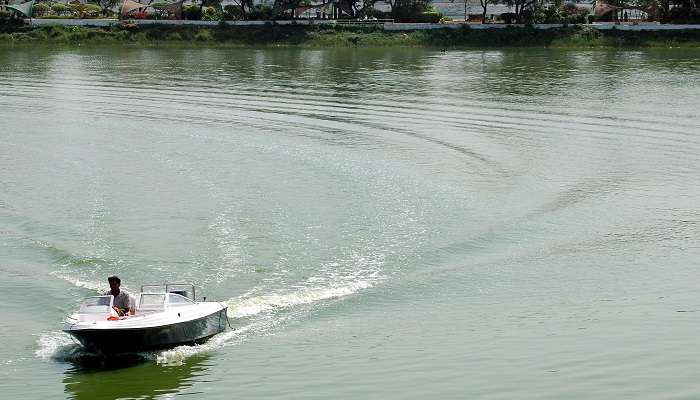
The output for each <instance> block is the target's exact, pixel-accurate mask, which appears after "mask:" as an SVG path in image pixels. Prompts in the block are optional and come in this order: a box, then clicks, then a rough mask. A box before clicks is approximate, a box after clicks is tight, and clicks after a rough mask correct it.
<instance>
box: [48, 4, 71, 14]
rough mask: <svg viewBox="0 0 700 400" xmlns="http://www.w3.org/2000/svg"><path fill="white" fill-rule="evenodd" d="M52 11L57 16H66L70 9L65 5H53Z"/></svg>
mask: <svg viewBox="0 0 700 400" xmlns="http://www.w3.org/2000/svg"><path fill="white" fill-rule="evenodd" d="M51 11H52V12H53V13H54V14H56V15H64V14H66V13H68V11H70V8H69V7H68V6H67V5H65V4H63V3H54V4H51Z"/></svg>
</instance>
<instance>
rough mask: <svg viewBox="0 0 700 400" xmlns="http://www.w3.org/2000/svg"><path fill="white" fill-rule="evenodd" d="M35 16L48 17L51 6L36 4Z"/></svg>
mask: <svg viewBox="0 0 700 400" xmlns="http://www.w3.org/2000/svg"><path fill="white" fill-rule="evenodd" d="M33 9H34V15H36V16H41V15H46V14H48V13H49V11H50V10H51V6H49V5H48V4H46V3H36V4H34V8H33Z"/></svg>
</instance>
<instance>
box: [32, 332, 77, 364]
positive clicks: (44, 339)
mask: <svg viewBox="0 0 700 400" xmlns="http://www.w3.org/2000/svg"><path fill="white" fill-rule="evenodd" d="M37 345H38V348H37V350H36V351H35V352H34V355H36V356H37V357H39V358H41V359H44V360H49V359H57V360H70V359H73V358H75V357H76V354H78V353H80V352H81V351H82V347H81V346H80V345H79V344H77V343H76V342H75V341H74V340H73V339H72V338H71V337H70V335H68V334H67V333H63V332H56V331H54V332H47V333H42V334H41V335H39V338H38V339H37Z"/></svg>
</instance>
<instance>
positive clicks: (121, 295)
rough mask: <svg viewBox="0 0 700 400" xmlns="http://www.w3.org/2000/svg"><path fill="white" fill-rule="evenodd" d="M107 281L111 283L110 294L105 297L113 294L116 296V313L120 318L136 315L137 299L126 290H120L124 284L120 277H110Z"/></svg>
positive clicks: (114, 303)
mask: <svg viewBox="0 0 700 400" xmlns="http://www.w3.org/2000/svg"><path fill="white" fill-rule="evenodd" d="M107 281H108V282H109V292H107V293H105V295H108V294H111V295H112V296H114V302H113V306H114V307H113V308H114V311H116V312H117V314H119V316H120V317H123V316H125V315H129V314H131V315H134V313H135V312H136V299H135V298H134V296H132V295H131V294H130V293H129V292H127V291H126V290H124V289H120V288H119V286H121V283H122V281H121V279H119V277H118V276H110V277H109V278H107Z"/></svg>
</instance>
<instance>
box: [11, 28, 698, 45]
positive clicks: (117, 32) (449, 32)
mask: <svg viewBox="0 0 700 400" xmlns="http://www.w3.org/2000/svg"><path fill="white" fill-rule="evenodd" d="M499 28H500V29H484V28H479V29H475V28H473V27H471V28H470V27H468V26H463V27H458V28H454V27H452V28H447V27H446V28H444V29H415V30H386V29H384V28H383V27H382V26H381V25H379V26H340V25H336V26H333V25H310V26H306V25H269V24H268V25H264V26H260V25H258V26H230V25H223V24H219V25H213V26H188V25H136V24H130V23H128V22H127V23H120V24H118V25H114V26H106V27H90V26H8V25H0V46H8V45H9V46H14V45H22V44H39V43H51V44H57V43H62V44H66V45H76V44H81V45H83V44H128V45H144V46H159V45H187V44H197V45H202V44H210V45H226V46H275V47H277V46H290V47H291V46H298V47H385V46H403V47H440V48H454V47H467V48H494V47H551V48H645V47H647V48H668V47H684V48H700V30H698V29H695V30H691V29H687V30H685V29H675V30H663V31H646V30H645V31H628V30H621V29H595V28H593V27H591V26H586V25H581V26H568V27H550V28H549V29H535V28H534V27H531V26H524V27H523V26H507V27H503V26H501V27H499Z"/></svg>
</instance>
